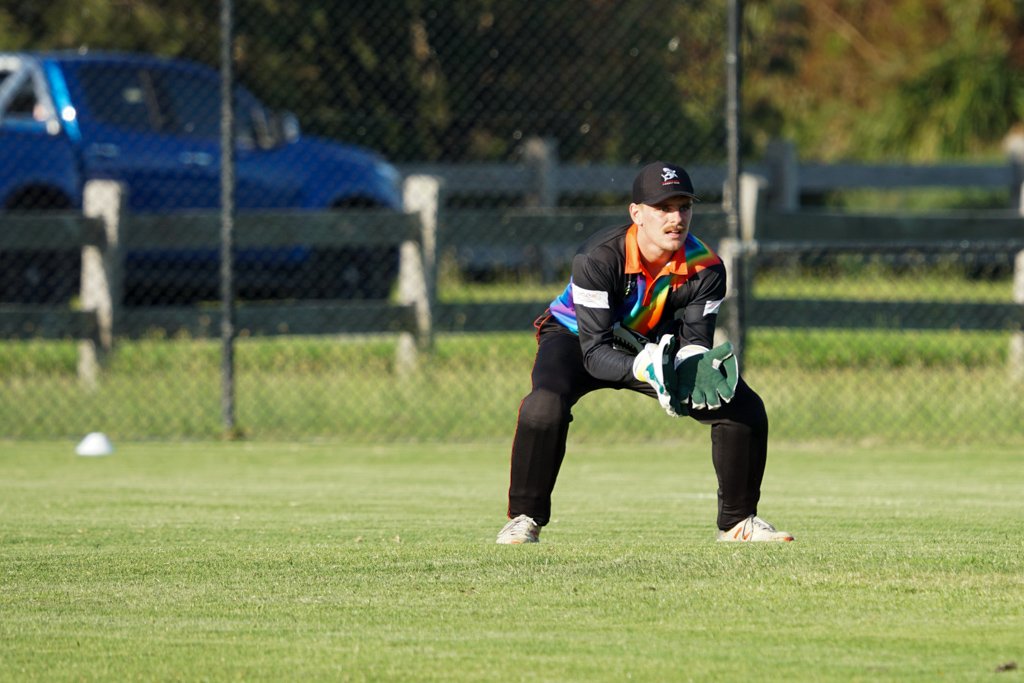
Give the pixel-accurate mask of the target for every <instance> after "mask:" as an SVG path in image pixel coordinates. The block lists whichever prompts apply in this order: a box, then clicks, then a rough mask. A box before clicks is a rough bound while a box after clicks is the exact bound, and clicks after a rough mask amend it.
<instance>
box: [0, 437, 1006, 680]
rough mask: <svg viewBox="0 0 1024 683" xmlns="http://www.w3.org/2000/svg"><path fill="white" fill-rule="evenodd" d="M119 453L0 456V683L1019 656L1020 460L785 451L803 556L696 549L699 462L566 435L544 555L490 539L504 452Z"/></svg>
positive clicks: (817, 665) (642, 672)
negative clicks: (583, 442)
mask: <svg viewBox="0 0 1024 683" xmlns="http://www.w3.org/2000/svg"><path fill="white" fill-rule="evenodd" d="M115 446H116V447H117V451H116V452H115V454H114V455H113V456H111V457H107V458H78V457H76V456H74V455H72V453H71V444H70V443H49V442H44V443H28V444H27V443H17V442H0V516H2V518H3V520H4V524H3V526H2V528H0V577H2V584H3V590H2V591H0V613H2V614H3V615H4V618H3V619H0V662H2V663H3V670H4V677H5V678H9V679H13V680H18V681H26V682H27V681H55V680H139V679H144V680H153V679H159V680H205V681H227V680H268V681H280V680H309V681H315V680H324V681H327V680H331V681H337V680H342V681H379V680H395V681H451V682H457V681H482V680H490V681H504V680H557V681H615V682H616V683H618V682H620V681H624V680H640V681H669V680H708V681H711V680H715V681H742V680H757V681H823V682H827V681H843V682H846V681H851V680H862V679H865V678H871V679H873V680H892V681H896V680H899V681H906V680H920V681H928V680H939V679H943V680H947V679H948V680H958V681H961V680H986V679H990V678H992V677H993V676H994V675H995V672H996V670H997V669H998V668H1000V667H1006V666H1008V665H1009V663H1010V662H1018V663H1019V662H1020V661H1021V649H1020V643H1021V637H1020V636H1021V633H1024V611H1022V605H1024V583H1022V582H1021V576H1022V572H1024V565H1022V556H1021V552H1020V539H1019V537H1018V536H1016V535H1015V534H1013V533H1008V532H1007V525H1008V523H1012V520H1014V519H1015V518H1016V517H1017V516H1019V513H1020V501H1019V490H1018V488H1019V487H1018V482H1019V472H1020V462H1019V451H1018V450H1005V451H1001V450H995V449H991V448H979V447H978V446H977V444H972V445H970V446H967V447H964V448H962V449H934V448H932V449H913V448H898V449H897V448H892V447H887V446H884V445H879V444H874V445H870V446H867V447H862V448H835V447H829V448H828V449H827V450H826V449H823V448H819V447H815V446H807V447H800V448H794V447H790V446H785V445H783V446H778V445H776V447H774V448H773V450H772V455H771V458H770V459H769V465H768V472H767V476H766V479H765V486H764V495H763V497H762V503H761V508H762V510H761V511H762V514H764V516H765V517H767V518H768V519H770V520H771V521H773V522H775V523H776V524H778V525H779V526H780V528H785V529H787V530H789V531H791V532H793V533H794V535H795V536H796V541H795V542H794V543H791V544H785V545H773V546H753V545H746V546H739V547H737V546H736V545H728V546H727V545H725V544H716V543H715V542H714V541H713V540H712V539H713V533H714V516H715V501H714V490H715V486H716V485H715V481H714V474H713V472H712V469H711V465H710V463H709V460H708V457H707V446H706V444H705V443H703V442H702V443H696V442H691V441H665V442H657V441H652V442H649V443H648V444H647V447H645V448H644V449H643V452H642V454H639V455H638V454H637V453H634V452H631V451H629V450H628V449H625V450H624V449H621V448H615V449H612V448H608V447H606V446H604V445H595V446H580V445H578V444H576V443H573V444H571V447H570V453H569V455H568V457H567V458H566V462H565V465H564V466H563V468H562V473H561V476H560V481H559V489H558V490H557V492H556V500H555V506H556V515H555V519H554V521H553V522H552V524H550V525H549V526H548V527H547V528H545V530H544V533H543V534H542V542H541V543H540V544H539V545H536V546H520V547H507V546H497V545H495V544H494V535H495V534H496V533H497V530H498V528H499V527H500V525H501V523H502V521H503V513H504V498H505V493H506V487H507V458H508V455H507V449H506V448H504V447H487V446H480V445H479V444H474V445H472V446H453V445H450V444H444V445H438V446H428V447H422V446H417V447H411V446H401V445H399V446H386V447H385V446H379V445H377V446H366V447H352V446H346V445H342V444H337V443H327V444H307V445H297V444H294V443H290V442H281V443H267V444H261V445H254V444H217V443H205V442H199V443H189V444H184V445H183V444H145V443H131V442H117V443H115ZM725 615H729V616H725ZM568 624H571V627H569V626H567V625H568ZM510 653H512V654H510ZM522 653H526V654H527V655H528V656H520V655H522ZM750 653H754V654H750ZM764 653H768V655H765V654H764ZM779 653H784V656H771V655H773V654H775V655H778V654H779ZM513 654H514V655H515V656H513ZM1006 675H1009V676H1010V677H1011V678H1012V677H1013V676H1014V674H1013V673H1012V672H1011V673H1008V674H1006Z"/></svg>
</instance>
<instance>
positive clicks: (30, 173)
mask: <svg viewBox="0 0 1024 683" xmlns="http://www.w3.org/2000/svg"><path fill="white" fill-rule="evenodd" d="M234 99H235V148H236V152H235V160H236V170H235V176H236V190H235V203H236V207H237V208H238V209H239V210H249V209H254V210H259V209H308V210H327V209H344V208H353V207H354V208H384V209H390V210H399V209H400V203H401V198H400V192H399V175H398V172H397V171H396V169H395V168H394V167H393V166H392V165H391V164H389V163H387V162H386V161H385V160H384V159H383V158H381V157H380V156H379V155H377V154H375V153H373V152H371V151H369V150H366V149H364V148H361V147H357V146H351V145H345V144H340V143H337V142H334V141H329V140H324V139H317V138H315V137H311V136H304V135H302V134H301V133H300V131H299V127H298V123H297V120H296V119H295V117H294V116H292V115H290V114H281V113H278V112H274V111H271V110H270V109H268V108H267V107H266V106H264V105H263V104H262V103H261V102H260V101H259V100H257V99H256V97H254V96H253V95H252V94H251V93H250V92H248V91H247V90H245V89H244V88H242V87H237V88H236V90H235V97H234ZM220 108H221V105H220V80H219V73H218V72H217V71H216V70H214V69H211V68H209V67H207V66H204V65H201V64H197V63H193V62H188V61H184V60H172V59H164V58H159V57H154V56H148V55H139V54H123V53H92V52H54V53H0V160H2V161H0V211H38V210H74V209H81V206H82V193H83V187H84V185H85V183H86V181H88V180H90V179H94V178H102V179H114V180H118V181H120V182H123V183H124V184H125V185H126V186H127V202H128V208H129V210H130V211H132V212H135V213H163V214H166V213H173V212H180V211H187V210H194V209H212V208H215V207H217V206H218V205H219V201H220V181H219V177H220V148H219V142H220V125H221V124H220V119H221V117H220V114H221V112H220ZM365 251H366V250H365V249H362V250H360V249H357V248H352V249H335V250H333V253H322V252H321V253H317V252H316V251H315V250H313V249H312V248H307V247H303V246H302V245H296V246H295V247H294V248H289V249H287V250H258V249H257V250H250V251H248V252H244V251H242V252H239V253H237V255H236V259H235V260H236V265H237V268H238V272H239V284H240V294H241V295H242V296H243V297H245V296H246V288H247V286H248V285H247V284H246V283H252V287H249V289H251V291H252V293H253V297H259V296H269V297H272V298H278V297H309V298H324V297H328V298H381V297H384V296H387V293H388V291H389V289H390V287H391V282H392V280H393V277H394V273H395V268H396V264H397V255H396V253H395V252H394V250H388V251H387V253H381V252H380V251H378V252H374V253H364V252H365ZM77 260H78V255H77V254H76V253H74V252H71V251H69V252H66V253H61V254H53V253H48V254H46V255H45V258H44V257H43V255H41V254H40V253H38V252H32V253H28V252H23V253H10V252H8V253H0V300H6V301H12V300H14V301H53V300H66V299H67V298H69V297H70V296H72V295H73V294H74V293H75V291H76V290H77V286H78V276H77V268H78V261H77ZM217 260H218V256H217V254H216V253H213V252H203V251H201V250H191V251H189V250H181V251H179V252H161V253H149V254H146V253H137V254H132V253H129V254H127V255H126V264H125V278H126V281H125V292H126V299H127V301H126V302H127V303H129V304H131V303H146V304H153V303H182V302H185V301H190V300H197V299H202V298H206V297H215V296H216V291H217V290H216V273H217V271H218V268H219V266H218V264H217ZM382 260H383V261H382ZM299 275H301V276H302V277H298V276H299Z"/></svg>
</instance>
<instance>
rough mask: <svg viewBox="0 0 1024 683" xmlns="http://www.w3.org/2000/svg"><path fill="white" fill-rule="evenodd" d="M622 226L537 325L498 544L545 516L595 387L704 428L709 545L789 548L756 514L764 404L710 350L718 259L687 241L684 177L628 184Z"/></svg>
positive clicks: (655, 176) (520, 535) (576, 270)
mask: <svg viewBox="0 0 1024 683" xmlns="http://www.w3.org/2000/svg"><path fill="white" fill-rule="evenodd" d="M632 200H633V201H632V203H631V204H630V205H629V215H630V218H631V219H632V221H631V222H630V223H628V224H626V225H621V226H618V227H614V228H609V229H607V230H603V231H601V232H598V233H596V234H594V235H593V236H592V237H590V238H589V239H588V240H587V241H586V242H585V243H584V244H583V245H582V246H581V247H580V249H579V251H578V252H577V254H576V256H575V258H574V259H573V263H572V277H571V279H570V282H569V284H568V286H567V287H566V288H565V291H563V292H562V294H560V295H559V296H558V297H557V298H556V299H555V300H554V301H552V302H551V305H550V306H549V307H548V309H547V310H546V311H545V312H544V314H543V315H541V316H540V317H539V318H538V319H537V321H536V322H535V323H534V325H535V327H536V328H537V356H536V360H535V361H534V366H533V372H532V387H533V388H532V390H531V391H530V393H529V394H528V395H527V396H526V398H524V399H523V402H522V404H521V405H520V408H519V419H518V423H517V425H516V433H515V438H514V440H513V444H512V465H511V470H512V471H511V483H510V485H509V491H508V519H509V521H508V523H507V524H506V525H505V526H504V528H503V529H502V530H501V532H500V533H499V534H498V543H503V544H518V543H536V542H538V541H539V540H540V531H541V529H542V528H543V527H544V525H545V524H547V523H548V521H549V520H550V518H551V493H552V491H553V489H554V487H555V479H556V478H557V477H558V470H559V468H560V467H561V465H562V458H563V457H564V455H565V444H566V437H567V435H568V430H569V423H570V421H571V420H572V408H573V406H574V405H575V404H576V402H577V401H578V400H579V399H580V398H581V397H582V396H584V395H585V394H587V393H589V392H591V391H594V390H597V389H631V390H633V391H638V392H641V393H643V394H647V395H648V396H651V397H652V398H657V399H658V401H659V403H660V404H661V407H662V408H663V409H664V410H665V411H666V412H667V413H668V414H669V415H673V416H682V415H689V416H690V417H692V418H693V419H695V420H697V421H699V422H701V423H703V424H706V425H709V426H710V427H711V456H712V462H713V464H714V467H715V473H716V475H717V477H718V532H717V538H718V540H719V541H792V540H793V536H792V535H790V534H789V533H786V532H784V531H779V530H777V529H776V528H775V527H774V526H772V525H771V524H769V523H768V522H767V521H765V520H764V519H762V518H761V517H759V516H758V514H757V505H758V501H759V499H760V495H761V479H762V478H763V476H764V469H765V460H766V458H767V455H768V417H767V414H766V413H765V409H764V403H763V402H762V401H761V398H760V397H759V396H758V395H757V394H756V393H755V392H754V390H753V389H751V388H750V387H749V386H747V384H746V382H744V381H743V379H742V378H741V377H739V372H738V368H737V364H736V359H735V357H734V356H733V355H732V353H731V347H730V346H729V345H728V344H724V345H722V346H719V347H716V348H714V349H712V348H711V347H712V346H714V343H713V339H714V333H715V323H716V320H717V317H718V309H719V306H720V305H721V303H722V300H723V299H724V298H725V291H726V273H725V266H724V265H723V263H722V260H721V259H720V258H719V257H718V256H717V255H716V254H715V253H714V252H712V251H711V249H709V248H708V247H707V246H706V245H705V244H704V243H703V242H701V241H700V240H699V239H697V237H695V236H694V235H692V234H691V233H690V219H691V217H692V215H693V202H694V201H696V200H697V197H696V195H695V194H694V191H693V184H692V182H691V180H690V177H689V175H688V174H687V173H686V171H685V170H684V169H683V168H681V167H679V166H677V165H675V164H671V163H664V162H656V163H653V164H649V165H647V166H645V167H644V168H643V169H641V171H640V173H639V174H638V175H637V177H636V179H635V181H634V183H633V195H632Z"/></svg>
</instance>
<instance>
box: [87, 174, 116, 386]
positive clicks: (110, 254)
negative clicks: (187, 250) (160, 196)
mask: <svg viewBox="0 0 1024 683" xmlns="http://www.w3.org/2000/svg"><path fill="white" fill-rule="evenodd" d="M125 194H126V190H125V187H124V186H123V185H121V184H119V183H117V182H114V181H112V180H90V181H89V182H87V183H86V184H85V188H84V194H83V198H82V213H83V214H85V215H86V216H88V217H90V218H99V219H100V220H101V221H102V223H103V233H104V235H103V237H104V239H103V241H104V244H103V245H93V244H87V245H85V246H83V247H82V276H81V294H80V297H81V304H82V310H85V311H94V312H95V313H96V323H97V334H96V337H95V338H94V339H83V340H81V341H79V342H78V379H79V381H80V382H81V383H82V385H83V386H84V387H86V388H88V389H95V388H96V387H97V386H98V383H99V372H100V368H101V367H102V366H103V364H104V363H105V361H106V357H107V355H108V354H109V353H110V351H111V350H112V349H113V348H114V334H115V331H116V326H117V321H118V317H119V308H120V306H121V300H122V298H123V282H122V268H121V250H120V233H121V229H122V221H123V219H124V208H125Z"/></svg>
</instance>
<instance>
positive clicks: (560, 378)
mask: <svg viewBox="0 0 1024 683" xmlns="http://www.w3.org/2000/svg"><path fill="white" fill-rule="evenodd" d="M532 380H533V389H532V390H531V391H530V393H529V394H528V395H527V396H526V398H524V399H523V401H522V403H521V404H520V406H519V419H518V422H517V425H516V434H515V438H514V440H513V444H512V464H511V470H512V471H511V483H510V485H509V492H508V515H509V517H510V518H512V517H516V516H518V515H522V514H525V515H529V516H530V517H532V518H533V519H534V521H536V522H537V524H540V525H541V526H543V525H545V524H547V523H548V521H549V520H550V519H551V492H552V491H553V490H554V488H555V480H556V479H557V477H558V471H559V469H560V468H561V466H562V459H563V458H564V457H565V442H566V437H567V436H568V433H569V423H570V422H571V421H572V407H573V406H574V405H575V404H576V402H577V401H579V400H580V398H581V397H583V396H584V395H586V394H588V393H590V392H591V391H595V390H597V389H630V390H632V391H638V392H640V393H643V394H647V395H648V396H650V397H651V398H654V399H655V400H656V399H657V396H656V394H655V393H654V389H653V388H652V387H651V386H650V385H649V384H647V383H646V382H641V381H638V380H633V379H632V378H631V379H630V380H629V381H627V382H621V383H620V382H607V381H604V380H599V379H596V378H594V377H593V376H591V375H590V373H588V372H587V371H586V369H585V368H584V367H583V354H582V351H581V350H580V342H579V338H578V337H576V336H575V335H574V334H572V333H571V332H568V331H567V330H560V329H559V328H558V327H556V326H553V325H545V326H542V327H541V328H540V332H539V333H538V336H537V358H536V360H535V361H534V365H533V374H532ZM659 410H660V408H659ZM690 417H692V418H693V419H695V420H697V421H699V422H701V423H702V424H706V425H710V426H711V461H712V463H713V464H714V467H715V474H716V475H717V477H718V528H720V529H729V528H732V527H733V526H734V525H735V524H736V523H737V522H739V521H741V520H742V519H744V518H746V517H748V516H749V515H752V514H757V503H758V500H759V499H760V497H761V480H762V478H763V477H764V468H765V461H766V460H767V457H768V415H767V413H766V412H765V409H764V402H763V401H762V400H761V397H760V396H758V395H757V394H756V393H755V392H754V390H753V389H751V388H750V387H749V386H747V384H746V382H744V381H743V379H742V378H741V379H740V382H739V385H738V386H737V387H736V396H735V397H733V399H732V401H730V402H729V403H723V404H722V407H721V408H718V409H717V410H693V411H691V412H690ZM671 426H672V421H671V418H669V417H668V416H666V417H665V428H666V429H671Z"/></svg>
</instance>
